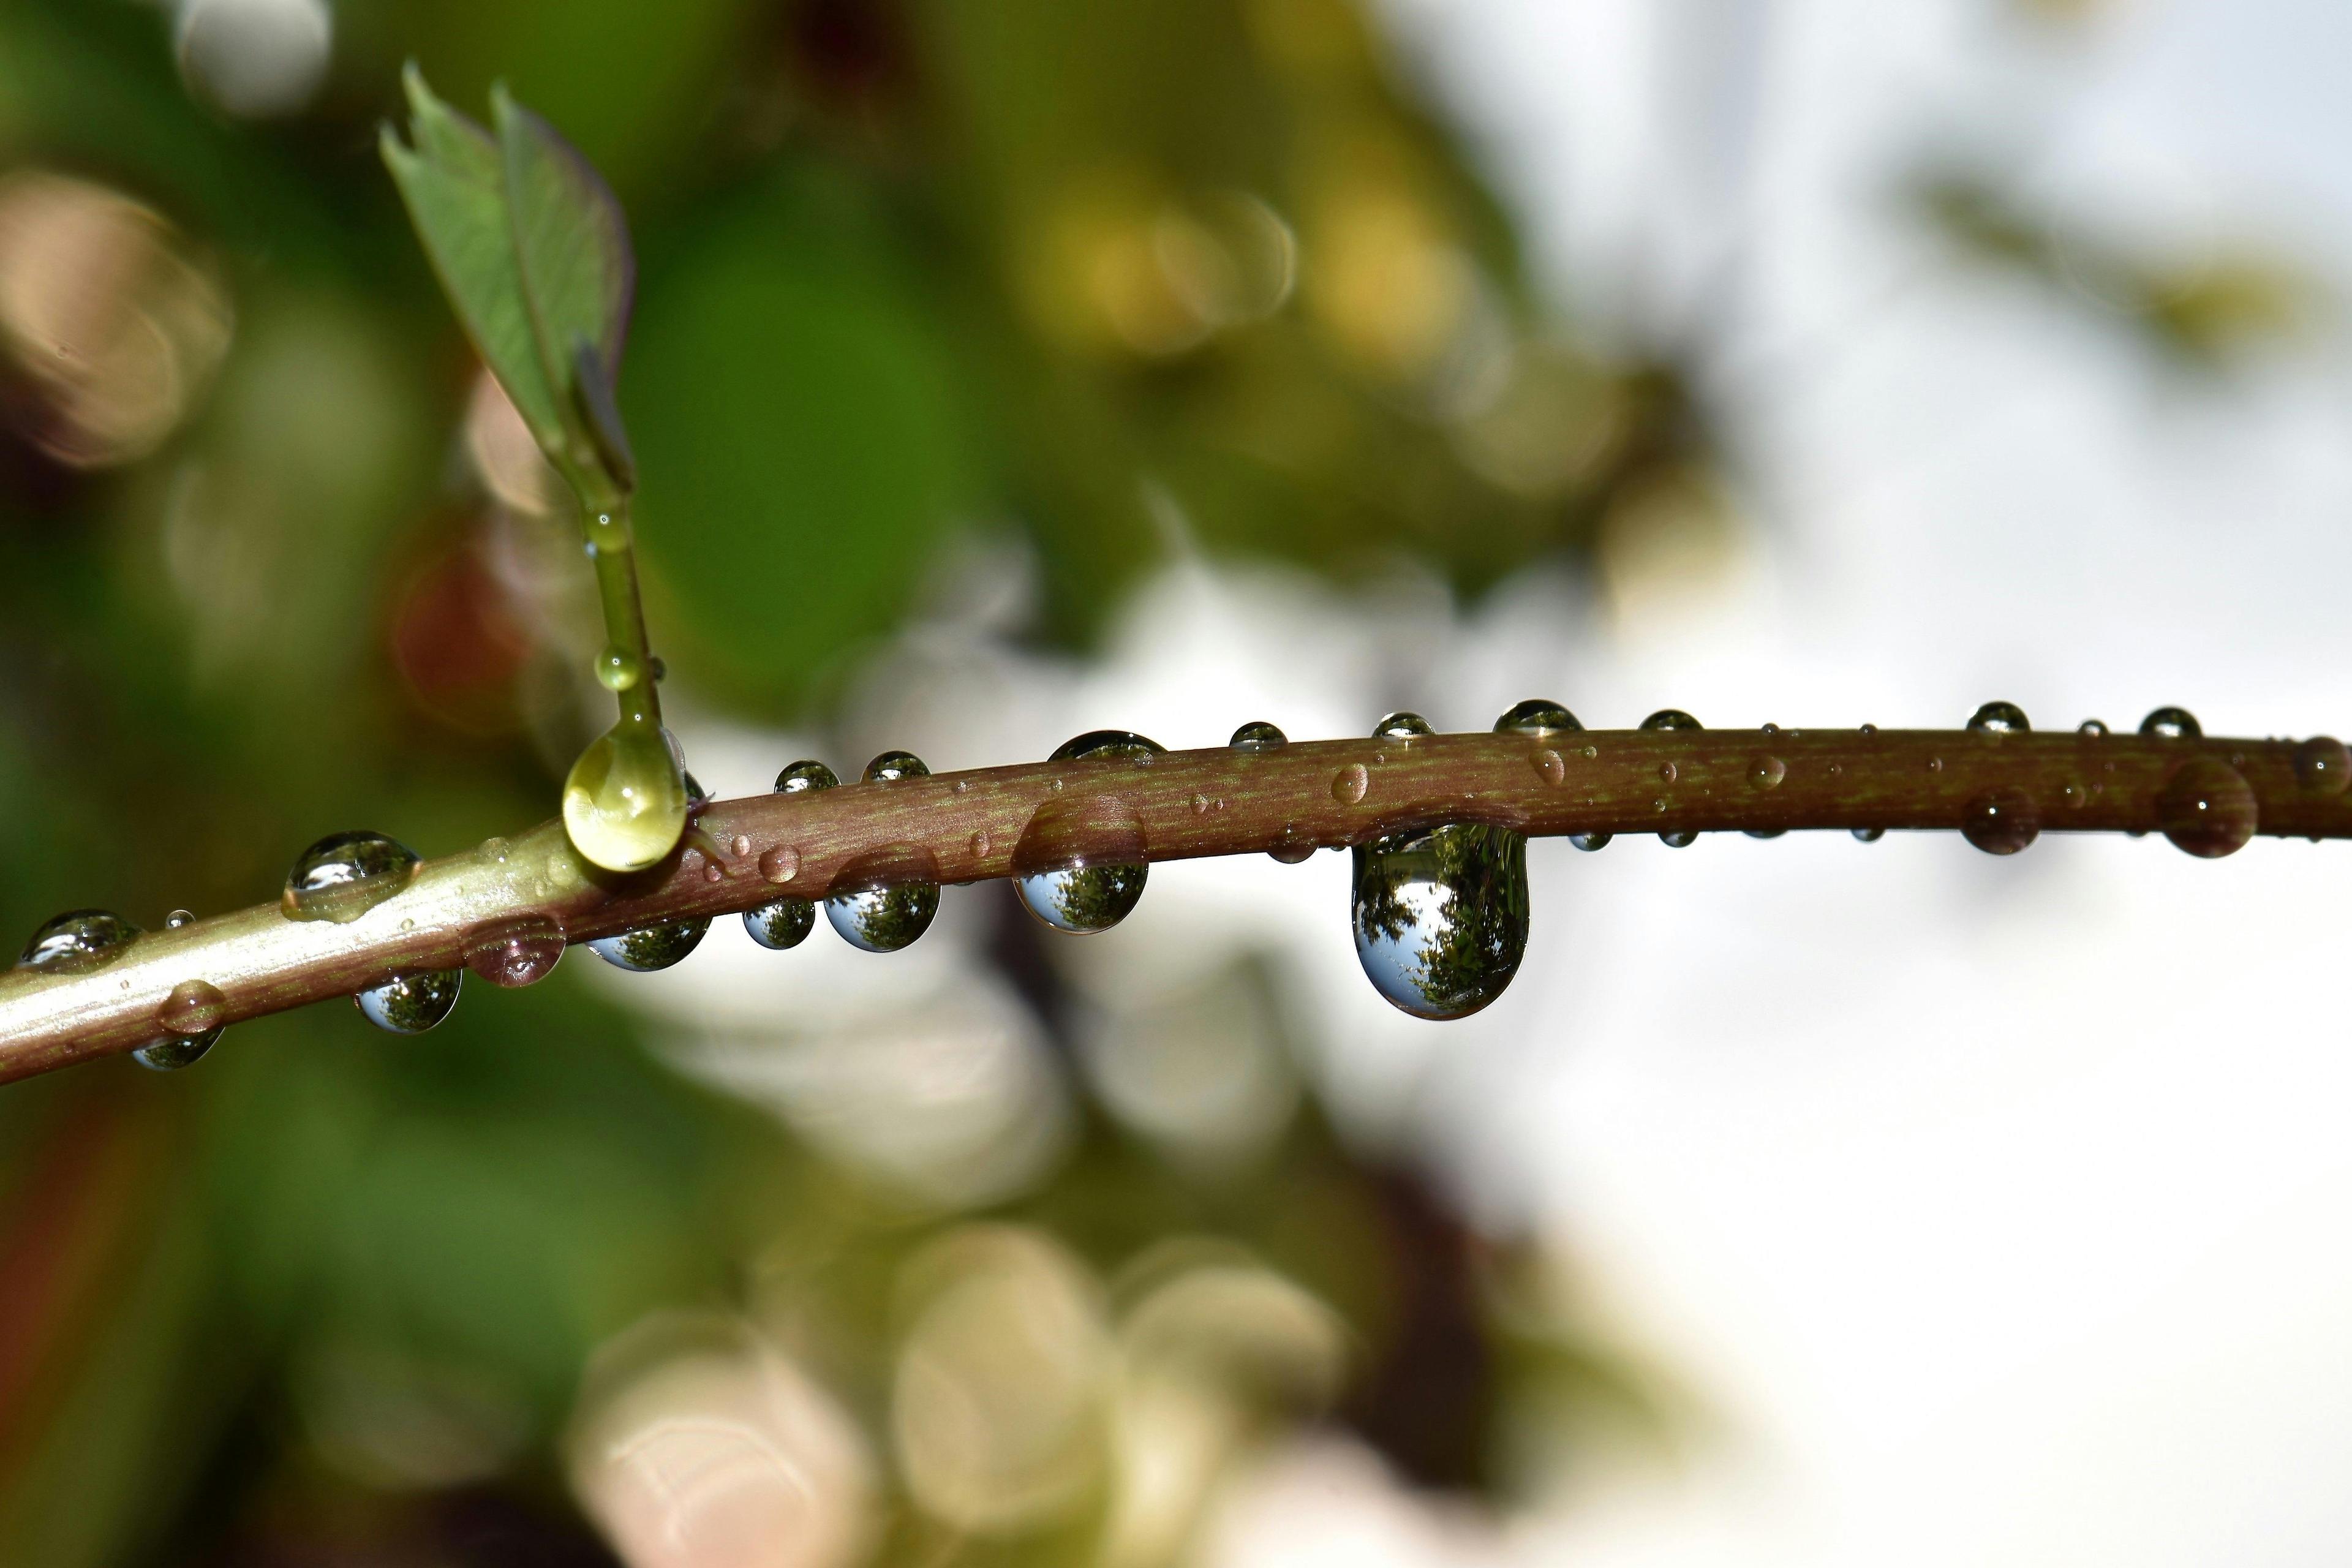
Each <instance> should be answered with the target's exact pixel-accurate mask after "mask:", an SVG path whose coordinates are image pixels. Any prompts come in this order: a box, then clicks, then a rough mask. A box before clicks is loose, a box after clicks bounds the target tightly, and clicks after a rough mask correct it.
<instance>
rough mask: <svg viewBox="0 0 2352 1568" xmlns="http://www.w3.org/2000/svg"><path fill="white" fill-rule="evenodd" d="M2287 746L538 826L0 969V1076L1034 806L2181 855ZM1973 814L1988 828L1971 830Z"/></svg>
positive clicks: (1354, 751) (2006, 745) (1604, 734)
mask: <svg viewBox="0 0 2352 1568" xmlns="http://www.w3.org/2000/svg"><path fill="white" fill-rule="evenodd" d="M2305 744H2306V746H2307V747H2310V748H2315V752H2305V755H2304V758H2303V761H2302V763H2301V764H2300V765H2299V764H2298V748H2297V746H2296V744H2295V742H2288V741H2233V740H2218V739H2217V740H2188V739H2166V738H2162V737H2158V736H2147V735H2084V734H2078V733H2063V734H2024V733H1982V732H1977V731H1925V730H1914V731H1853V730H1822V731H1785V730H1784V731H1727V730H1716V731H1692V730H1681V731H1570V732H1555V733H1549V734H1544V735H1526V734H1463V735H1428V736H1420V737H1414V738H1399V737H1390V736H1383V737H1376V738H1374V739H1371V740H1361V741H1319V742H1294V743H1292V744H1289V745H1286V746H1280V747H1276V748H1274V749H1272V750H1269V751H1264V752H1244V751H1236V750H1230V749H1225V748H1218V749H1216V750H1212V751H1198V752H1168V753H1164V754H1161V755H1158V756H1154V757H1151V758H1150V759H1149V760H1148V761H1125V760H1119V761H1098V762H1082V763H1026V764H1023V765H1020V766H1016V767H1005V768H986V769H981V770H977V771H974V772H971V773H946V774H940V775H938V776H935V777H929V778H921V779H909V780H905V781H901V782H898V783H893V784H852V785H848V786H845V787H843V788H839V789H834V790H825V791H821V792H816V793H813V794H803V795H761V796H755V797H751V798H749V799H743V800H730V801H718V802H713V803H711V804H710V805H706V806H704V807H702V808H700V810H699V812H698V819H697V824H696V826H697V828H698V832H697V833H691V834H689V836H688V839H687V841H686V843H685V844H684V845H683V846H682V847H681V848H680V849H679V851H678V852H677V854H675V855H674V856H673V857H672V858H670V859H669V860H668V861H667V862H666V863H665V864H664V865H663V866H662V867H660V868H656V869H654V870H651V871H647V872H645V873H643V874H640V875H638V876H635V877H626V878H619V877H612V876H608V875H606V874H604V873H603V872H599V871H596V870H594V869H593V868H589V867H588V866H586V865H585V864H584V863H583V862H582V861H581V860H580V859H579V858H578V857H577V856H576V855H574V854H573V853H572V850H571V848H570V847H569V845H568V844H567V843H566V842H565V841H564V837H563V833H562V827H561V826H560V825H558V824H555V823H548V824H544V825H542V826H539V827H537V828H534V829H532V830H531V831H530V832H529V833H527V834H524V835H522V836H520V837H517V838H515V839H513V840H511V841H509V840H504V839H492V840H490V841H489V843H488V844H486V845H484V846H483V847H480V848H478V849H476V850H473V851H470V852H468V853H466V854H462V855H454V856H449V857H446V858H443V859H439V860H435V861H430V862H427V863H426V864H425V865H424V866H423V867H421V868H419V870H418V872H417V875H416V878H415V880H414V882H412V883H411V884H410V885H409V886H408V888H407V889H405V890H404V891H403V892H401V893H399V894H398V895H397V896H395V897H394V898H392V899H390V900H387V901H385V902H383V903H382V904H380V905H378V906H376V907H375V908H374V909H373V910H369V911H368V912H367V913H366V914H364V915H362V917H361V918H360V919H359V920H357V921H352V923H350V924H342V925H338V924H331V923H324V922H320V921H293V920H289V919H288V918H287V917H286V916H285V915H284V914H283V913H281V911H280V910H279V909H278V906H277V905H275V904H270V905H264V906H260V907H258V908H256V909H250V910H242V911H239V912H237V913H235V914H227V915H220V916H215V917H214V918H212V919H209V920H204V921H196V922H194V924H191V925H186V926H183V927H181V928H179V929H177V930H173V931H156V932H152V933H151V934H149V935H146V936H142V937H141V938H140V939H139V940H138V941H136V942H131V943H130V944H129V945H128V946H126V947H124V948H122V949H120V950H118V954H117V955H116V956H114V957H113V958H112V959H111V961H110V962H109V963H105V964H103V965H102V966H101V967H99V968H96V969H93V970H89V971H87V972H83V973H72V974H64V973H53V972H49V971H34V970H29V969H17V970H15V971H11V972H8V973H5V974H0V1081H5V1080H8V1079H18V1078H24V1077H26V1076H28V1075H30V1074H33V1073H37V1072H42V1071H46V1070H47V1069H49V1068H57V1067H62V1066H65V1065H67V1064H68V1063H70V1062H75V1061H79V1060H83V1059H85V1058H90V1057H96V1056H103V1055H107V1054H109V1053H112V1052H117V1051H123V1050H128V1049H131V1048H132V1047H138V1046H141V1045H143V1044H146V1043H147V1042H149V1041H151V1040H153V1039H155V1038H156V1037H158V1036H159V1035H161V1034H163V1032H165V1031H164V1028H163V1022H162V1021H163V1020H165V1019H173V1020H175V1021H177V1022H180V1023H183V1024H184V1023H185V1021H186V1020H187V1018H188V1016H189V1014H188V1010H187V1005H186V1000H185V999H186V996H187V994H188V993H187V991H186V990H185V989H184V987H185V986H186V984H187V983H189V982H193V981H202V982H204V983H205V984H207V985H209V986H211V987H214V988H215V989H216V990H217V992H218V993H219V998H220V1000H219V1005H217V1006H208V1007H207V1009H206V1011H205V1015H204V1018H205V1022H207V1023H210V1022H236V1020H239V1019H243V1018H250V1017H254V1016H258V1015H261V1014H264V1013H272V1012H277V1011H280V1010H282V1009H285V1008H289V1007H297V1006H300V1005H304V1004H306V1003H310V1002H317V1001H321V1000H324V999H327V998H331V997H334V996H339V995H348V994H352V993H353V992H356V991H359V990H362V989H363V988H365V987H367V986H369V985H373V984H379V983H381V982H383V981H384V980H386V979H388V978H390V977H391V976H393V975H394V974H396V973H413V972H415V971H418V970H427V969H456V968H458V967H460V966H463V965H466V964H467V963H468V960H469V959H471V960H472V961H473V963H474V966H475V967H476V968H477V969H478V971H480V972H482V973H491V972H493V971H495V970H496V969H497V968H498V967H499V964H498V959H499V955H500V954H501V953H509V954H511V953H513V952H521V951H523V950H526V949H528V948H529V947H530V945H531V944H532V943H533V942H541V943H552V942H558V941H563V942H583V941H587V940H591V939H593V938H595V937H600V936H608V935H611V934H614V933H615V932H618V931H627V930H631V929H634V928H636V927H640V926H645V925H650V924H655V923H658V922H661V921H677V920H686V919H699V918H702V917H705V916H711V915H720V914H727V913H730V912H733V911H736V910H745V909H749V908H751V907H753V906H755V905H758V904H761V903H765V902H767V901H769V900H772V899H776V898H780V897H800V898H809V899H814V898H821V897H823V896H824V894H825V893H826V892H827V891H829V890H835V889H849V888H853V887H859V886H870V885H872V884H873V883H875V882H877V881H913V880H937V881H942V882H971V881H978V880H982V879H987V878H992V877H1003V876H1008V875H1011V874H1013V862H1014V852H1015V848H1016V846H1018V845H1019V844H1020V842H1021V840H1022V837H1023V833H1024V829H1025V828H1027V827H1028V826H1030V824H1031V821H1032V819H1033V817H1034V818H1037V820H1038V821H1039V822H1040V823H1041V824H1042V823H1044V822H1045V821H1047V820H1049V819H1051V820H1053V821H1054V822H1055V831H1054V833H1053V834H1052V836H1051V837H1052V839H1053V844H1054V847H1055V851H1056V852H1057V853H1062V854H1066V853H1069V852H1070V851H1071V850H1072V849H1073V848H1076V849H1077V850H1079V851H1081V852H1087V846H1088V842H1089V839H1090V838H1091V839H1092V840H1093V841H1094V847H1093V849H1092V851H1091V852H1092V853H1094V854H1095V855H1096V856H1097V858H1105V857H1108V856H1111V855H1113V854H1116V855H1117V857H1118V858H1122V859H1124V858H1133V856H1134V855H1135V854H1137V853H1140V854H1141V855H1142V856H1144V857H1145V858H1150V859H1152V860H1180V859H1187V858H1194V857H1200V856H1212V855H1246V854H1256V853H1262V852H1266V851H1276V852H1281V853H1285V854H1292V853H1303V852H1306V851H1307V850H1309V849H1311V848H1312V847H1317V846H1336V845H1349V844H1359V843H1362V842H1364V841H1366V840H1368V839H1371V838H1375V837H1381V836H1383V835H1388V834H1393V833H1399V832H1404V831H1407V830H1410V829H1415V828H1423V827H1429V826H1437V825H1439V824H1442V823H1448V822H1482V823H1488V824H1493V825H1496V826H1506V827H1512V828H1516V829H1517V830H1519V831H1520V832H1523V833H1527V834H1529V835H1538V836H1540V835H1557V834H1569V833H1658V832H1675V831H1687V832H1720V831H1727V830H1738V829H1746V830H1749V831H1755V832H1773V831H1779V830H1782V829H1790V828H1928V829H1936V828H1944V829H1950V828H1964V827H1967V826H1969V824H1970V822H1971V820H1972V819H1975V818H1983V820H1981V821H1979V831H1978V832H1977V833H1975V834H1972V837H1975V838H1976V839H1977V840H1978V841H1979V843H1984V844H1990V845H1996V846H1997V845H2000V844H2001V843H2002V842H2004V840H2003V837H2002V835H2003V834H2006V835H2008V836H2009V839H2010V840H2011V841H2013V840H2014V838H2015V837H2016V836H2017V835H2018V834H2019V833H2020V831H2021V829H2024V828H2027V827H2030V826H2038V827H2039V829H2040V830H2041V831H2044V832H2048V831H2053V830H2054V831H2064V830H2074V831H2086V832H2132V833H2147V832H2159V833H2168V834H2170V835H2171V836H2172V837H2174V839H2175V841H2176V842H2178V843H2180V844H2182V845H2183V847H2189V848H2191V849H2192V850H2193V851H2194V852H2197V853H2205V854H2226V853H2228V852H2229V851H2230V850H2231V849H2233V848H2235V847H2237V846H2238V844H2240V843H2242V842H2243V841H2244V837H2245V835H2246V833H2247V832H2252V831H2258V832H2261V833H2264V834H2271V835H2278V836H2307V837H2313V838H2323V837H2352V795H2347V794H2346V793H2345V791H2344V784H2345V780H2346V771H2347V770H2346V757H2345V752H2344V751H2343V749H2342V748H2341V747H2336V746H2334V742H2306V743H2305ZM2330 747H2332V748H2333V750H2332V751H2330V750H2328V749H2327V748H2330ZM2315 754H2316V755H2317V756H2318V759H2319V763H2320V765H2313V758H2314V755H2315ZM1056 802H1058V803H1060V804H1059V805H1056V807H1055V810H1054V811H1052V812H1048V813H1046V814H1045V816H1040V815H1039V813H1040V808H1041V807H1045V806H1046V805H1049V804H1052V803H1056ZM1989 805H1990V812H1989V813H1988V807H1989ZM1987 821H1989V822H1990V823H1991V825H1992V826H1994V827H1995V828H1997V829H1999V831H1997V832H1987V831H1984V830H1983V828H1984V826H1985V823H1986V822H1987ZM1038 837H1045V835H1042V834H1041V835H1039V836H1038ZM2027 837H2030V833H2029V834H2027ZM1032 847H1033V849H1034V847H1035V839H1034V838H1033V841H1032ZM713 850H716V851H717V853H716V854H713V853H712V851H713ZM1024 868H1028V869H1034V868H1035V867H1032V866H1027V865H1025V864H1024ZM780 962H789V960H780ZM174 987H182V988H183V990H182V1002H181V1004H180V1008H179V1011H177V1012H173V1011H171V1010H169V1008H168V1007H167V1004H168V1003H169V1001H170V999H171V997H172V995H173V989H174ZM208 1001H209V998H208Z"/></svg>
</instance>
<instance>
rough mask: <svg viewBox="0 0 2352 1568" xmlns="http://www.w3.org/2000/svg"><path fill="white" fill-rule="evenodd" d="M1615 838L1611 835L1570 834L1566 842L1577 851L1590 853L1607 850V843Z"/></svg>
mask: <svg viewBox="0 0 2352 1568" xmlns="http://www.w3.org/2000/svg"><path fill="white" fill-rule="evenodd" d="M1614 837H1616V835H1615V834H1613V833H1571V834H1570V835H1569V836H1568V841H1569V842H1570V844H1573V845H1575V846H1576V847H1578V848H1579V849H1582V850H1585V851H1587V852H1590V851H1591V850H1595V849H1606V848H1608V847H1609V841H1610V840H1611V839H1612V838H1614Z"/></svg>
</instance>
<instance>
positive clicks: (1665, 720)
mask: <svg viewBox="0 0 2352 1568" xmlns="http://www.w3.org/2000/svg"><path fill="white" fill-rule="evenodd" d="M1642 728H1643V729H1644V730H1703V729H1705V728H1706V725H1704V724H1701V723H1700V722H1699V721H1697V720H1696V719H1694V718H1692V717H1691V716H1690V715H1689V714H1687V713H1685V712H1684V711H1683V710H1681V709H1679V708H1661V709H1659V710H1657V711H1656V712H1655V713H1653V714H1651V715H1650V716H1649V717H1648V718H1646V719H1644V720H1643V721H1642Z"/></svg>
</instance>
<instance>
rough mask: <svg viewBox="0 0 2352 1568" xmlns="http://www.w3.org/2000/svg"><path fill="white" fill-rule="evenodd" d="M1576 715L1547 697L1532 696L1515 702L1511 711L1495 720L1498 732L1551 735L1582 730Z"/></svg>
mask: <svg viewBox="0 0 2352 1568" xmlns="http://www.w3.org/2000/svg"><path fill="white" fill-rule="evenodd" d="M1583 728H1584V726H1583V725H1581V724H1580V723H1578V722H1577V721H1576V715H1575V714H1573V713H1571V712H1570V711H1569V710H1567V709H1565V708H1563V707H1561V706H1560V705H1559V703H1557V702H1554V701H1551V700H1549V699H1547V698H1542V697H1530V698H1528V700H1526V701H1524V702H1517V703H1514V704H1512V706H1511V709H1510V711H1508V712H1507V713H1505V714H1504V715H1503V716H1502V717H1501V718H1499V719H1497V720H1496V721H1495V731H1496V733H1497V734H1517V735H1549V734H1553V733H1556V732H1558V731H1564V730H1581V729H1583Z"/></svg>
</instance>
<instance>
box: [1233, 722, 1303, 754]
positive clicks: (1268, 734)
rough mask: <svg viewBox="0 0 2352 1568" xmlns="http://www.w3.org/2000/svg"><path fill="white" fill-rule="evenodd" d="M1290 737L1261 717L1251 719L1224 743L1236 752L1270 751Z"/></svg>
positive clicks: (1286, 742)
mask: <svg viewBox="0 0 2352 1568" xmlns="http://www.w3.org/2000/svg"><path fill="white" fill-rule="evenodd" d="M1289 741H1290V737H1289V736H1287V735H1286V734H1284V733H1283V732H1282V731H1280V730H1279V729H1277V728H1276V726H1274V725H1272V724H1269V723H1267V722H1266V721H1265V720H1263V719H1253V720H1251V721H1249V722H1248V723H1246V724H1244V725H1243V726H1242V727H1241V728H1240V729H1238V730H1235V731H1234V736H1233V739H1232V740H1230V741H1228V742H1225V743H1226V744H1227V745H1229V746H1231V747H1232V748H1233V749H1234V751H1236V752H1270V751H1272V750H1274V749H1275V748H1276V746H1281V745H1286V744H1288V743H1289Z"/></svg>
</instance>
